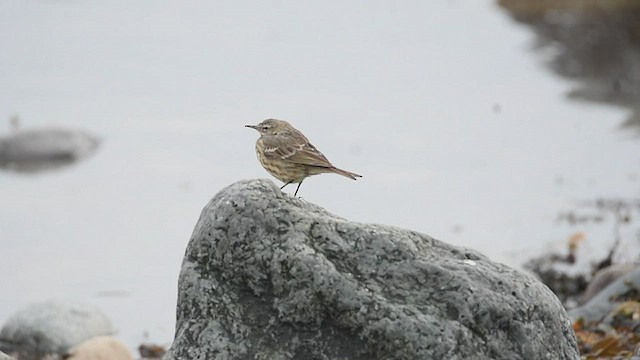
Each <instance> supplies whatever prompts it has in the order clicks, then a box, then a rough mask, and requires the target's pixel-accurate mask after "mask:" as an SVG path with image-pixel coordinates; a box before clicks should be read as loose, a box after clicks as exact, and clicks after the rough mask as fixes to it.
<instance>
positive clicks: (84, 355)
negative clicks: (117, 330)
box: [65, 336, 133, 360]
mask: <svg viewBox="0 0 640 360" xmlns="http://www.w3.org/2000/svg"><path fill="white" fill-rule="evenodd" d="M65 359H67V360H133V357H132V356H131V353H130V352H129V349H127V347H126V346H125V345H124V344H123V343H122V342H121V341H120V340H118V339H116V338H115V337H113V336H97V337H94V338H92V339H89V340H87V341H85V342H83V343H82V344H80V345H78V346H76V347H74V348H73V349H72V350H71V351H70V352H69V356H67V357H66V358H65Z"/></svg>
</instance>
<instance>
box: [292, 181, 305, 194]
mask: <svg viewBox="0 0 640 360" xmlns="http://www.w3.org/2000/svg"><path fill="white" fill-rule="evenodd" d="M302 181H304V180H301V181H300V182H299V183H298V187H297V188H296V192H295V194H293V196H294V197H295V196H296V195H298V190H300V185H302Z"/></svg>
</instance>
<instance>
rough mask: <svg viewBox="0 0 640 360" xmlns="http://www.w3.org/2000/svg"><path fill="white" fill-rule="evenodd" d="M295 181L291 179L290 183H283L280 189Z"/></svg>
mask: <svg viewBox="0 0 640 360" xmlns="http://www.w3.org/2000/svg"><path fill="white" fill-rule="evenodd" d="M292 182H293V180H291V181H289V182H288V183H286V184H284V185H282V187H281V188H280V190H282V189H284V187H285V186H287V185H289V184H291V183H292ZM298 187H300V185H298Z"/></svg>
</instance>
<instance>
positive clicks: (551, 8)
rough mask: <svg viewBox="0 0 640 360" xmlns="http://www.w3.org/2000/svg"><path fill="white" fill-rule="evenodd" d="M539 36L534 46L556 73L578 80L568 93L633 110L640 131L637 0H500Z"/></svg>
mask: <svg viewBox="0 0 640 360" xmlns="http://www.w3.org/2000/svg"><path fill="white" fill-rule="evenodd" d="M498 4H499V5H500V6H501V7H502V8H503V9H505V10H507V11H508V13H509V15H511V17H512V18H513V19H515V20H516V21H518V22H521V23H524V24H526V25H528V26H530V27H531V28H532V30H533V31H534V32H535V34H536V35H537V43H536V48H537V49H546V50H551V51H546V52H545V55H546V56H545V60H546V62H547V64H548V65H549V67H550V68H551V69H553V71H554V72H556V73H557V74H558V75H561V76H563V77H566V78H569V79H572V80H577V84H578V85H577V86H576V87H575V88H574V89H573V90H571V92H570V93H569V94H568V95H569V97H571V98H575V99H580V100H586V101H593V102H600V103H605V104H610V105H618V106H622V107H625V108H628V109H630V110H631V115H630V116H629V118H628V119H627V121H626V122H625V123H624V125H625V126H627V127H633V128H635V129H637V130H640V32H639V31H638V19H639V18H640V1H633V0H630V1H612V0H610V1H585V0H565V1H532V0H498Z"/></svg>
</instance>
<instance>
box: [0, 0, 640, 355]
mask: <svg viewBox="0 0 640 360" xmlns="http://www.w3.org/2000/svg"><path fill="white" fill-rule="evenodd" d="M533 42H534V35H533V34H532V33H531V32H530V31H529V30H528V29H527V28H525V27H523V26H519V25H516V24H515V23H514V22H513V21H512V20H510V19H509V18H508V16H507V15H505V14H504V13H503V12H502V11H501V10H500V9H499V8H498V7H497V6H496V5H494V4H493V3H491V2H483V1H476V0H473V1H472V0H467V1H463V0H458V1H450V0H443V1H429V2H425V1H413V2H409V3H407V2H405V3H403V4H402V5H400V4H397V5H396V4H388V3H387V2H382V1H374V2H371V1H360V2H350V3H343V2H338V1H329V2H290V3H286V4H285V3H279V2H271V3H266V2H242V3H240V2H233V3H232V2H229V3H227V4H222V3H219V2H215V3H214V2H205V1H200V2H198V1H187V2H164V3H159V2H155V1H140V2H135V4H134V3H131V2H127V1H115V2H113V1H112V2H98V1H87V2H74V1H22V2H2V3H0V44H2V48H3V50H2V53H0V68H2V69H3V71H1V72H0V125H1V123H2V121H1V118H6V119H7V126H6V128H7V129H8V119H9V117H10V116H11V115H12V114H14V113H15V114H18V115H19V116H20V118H21V119H22V123H23V124H24V127H25V128H26V127H40V126H48V125H60V126H64V127H70V128H82V129H85V130H87V131H90V132H92V133H95V134H98V135H99V136H100V137H101V138H102V146H101V148H100V150H99V151H98V153H97V154H95V156H93V157H91V158H90V159H88V160H87V161H85V162H82V163H80V164H77V165H76V166H73V167H70V168H66V169H62V170H59V171H54V172H47V173H41V174H38V175H22V174H16V173H11V172H0V241H1V244H2V250H1V251H2V252H1V253H2V261H0V272H2V273H3V274H4V275H3V276H2V290H3V293H2V299H1V300H0V323H2V322H4V321H5V320H6V318H7V317H8V316H9V315H10V314H11V313H12V312H14V311H15V310H16V309H18V308H19V307H21V306H23V305H25V304H27V303H29V302H31V301H39V300H43V299H52V298H53V299H76V300H80V301H87V302H90V303H94V304H97V305H99V306H101V307H102V308H103V309H104V310H105V311H106V312H107V313H108V315H109V316H110V317H111V318H112V319H113V321H114V323H115V326H116V327H117V328H118V329H119V331H120V333H119V336H120V337H121V338H122V339H124V341H125V342H126V343H127V344H128V345H130V346H131V347H132V348H133V347H135V346H137V345H138V344H139V342H140V341H143V340H145V339H148V340H150V341H153V342H157V343H169V342H170V341H171V340H172V338H173V326H174V317H175V312H174V310H175V301H176V286H177V285H176V281H177V278H178V273H179V270H180V263H181V261H182V255H183V253H184V249H185V247H186V245H187V242H188V240H189V237H190V235H191V232H192V230H193V226H194V225H195V223H196V221H197V220H198V216H199V214H200V210H201V209H202V207H203V206H204V205H205V204H206V203H207V202H208V201H209V199H210V198H211V197H212V196H213V195H214V194H215V193H216V192H218V191H219V190H220V189H221V188H222V187H224V186H226V185H228V184H230V183H232V182H234V181H237V180H241V179H247V178H258V177H268V174H267V173H266V172H265V171H264V170H263V169H262V168H261V167H260V165H259V164H258V162H257V160H256V159H255V155H254V148H253V147H254V142H255V140H256V137H257V134H256V133H255V132H254V131H251V130H249V129H246V128H244V127H243V125H245V124H251V123H257V122H259V121H261V120H263V119H265V118H268V117H277V118H282V119H286V120H289V121H290V122H292V123H293V124H294V125H295V126H296V127H298V128H299V129H301V130H302V131H304V132H305V133H306V134H307V135H308V136H309V137H310V138H311V140H312V141H313V142H314V144H315V145H316V146H317V147H318V148H319V149H320V150H322V151H323V152H324V154H325V155H326V156H327V157H328V158H329V159H330V160H331V161H332V162H333V163H335V164H336V165H338V166H340V167H344V168H346V169H349V170H352V171H354V172H358V173H360V174H363V175H364V178H363V179H361V180H359V181H357V182H354V181H347V180H346V179H344V178H342V177H339V176H331V175H325V176H320V177H315V178H312V179H310V180H308V181H307V182H305V184H304V185H303V186H302V188H301V195H302V197H303V198H305V199H306V200H308V201H311V202H314V203H317V204H319V205H321V206H323V207H325V208H326V209H328V210H329V211H331V212H333V213H335V214H338V215H340V216H343V217H346V218H348V219H351V220H354V221H359V222H365V223H383V224H389V225H395V226H400V227H404V228H410V229H413V230H417V231H421V232H424V233H426V234H429V235H431V236H433V237H436V238H438V239H441V240H444V241H447V242H450V243H454V244H459V245H464V246H468V247H473V248H476V249H479V250H481V251H482V252H484V253H485V254H487V255H488V256H490V257H491V258H493V259H495V260H498V261H501V262H505V263H507V264H510V265H513V266H519V265H520V264H521V263H522V261H523V260H525V259H527V258H529V257H531V256H533V255H535V254H539V253H542V252H544V251H546V250H548V249H550V248H557V249H561V248H562V246H564V245H563V244H564V239H566V238H567V237H568V236H569V235H570V234H571V233H572V232H574V231H575V230H576V229H574V228H569V227H567V226H563V225H558V223H557V222H556V219H557V216H558V213H559V211H562V210H563V209H568V208H571V207H572V206H575V204H576V202H578V201H581V200H584V199H593V198H596V197H601V196H602V197H622V198H632V197H638V196H640V186H639V185H640V156H639V154H640V142H639V141H638V140H637V137H635V136H634V135H633V134H632V133H630V132H628V131H625V130H622V129H621V128H620V123H621V122H622V120H623V119H624V118H625V116H627V115H628V114H627V112H626V110H624V109H622V108H617V107H607V106H602V105H595V104H591V103H586V102H576V101H567V100H566V98H565V94H566V93H567V91H568V90H569V89H570V88H571V86H572V83H571V82H570V81H569V80H562V79H560V78H556V77H554V75H553V74H552V73H550V72H549V71H548V70H547V69H545V67H544V66H543V65H542V62H543V60H544V59H543V57H544V54H540V53H536V52H534V51H532V49H531V47H532V44H533ZM0 127H1V126H0ZM7 132H8V130H7ZM291 191H293V189H291ZM583 230H585V231H586V232H587V241H586V245H585V249H586V250H585V251H587V252H591V253H602V251H603V249H605V248H606V247H607V246H608V245H609V241H610V240H611V235H610V228H608V227H607V226H599V227H592V228H589V229H583Z"/></svg>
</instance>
